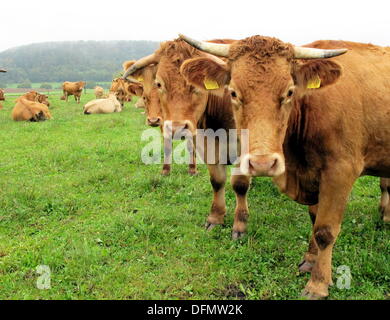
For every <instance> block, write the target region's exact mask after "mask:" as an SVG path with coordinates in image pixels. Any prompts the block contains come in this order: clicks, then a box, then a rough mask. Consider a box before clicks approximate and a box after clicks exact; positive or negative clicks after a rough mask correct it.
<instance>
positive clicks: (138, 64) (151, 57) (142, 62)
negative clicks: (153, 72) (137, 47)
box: [122, 53, 157, 79]
mask: <svg viewBox="0 0 390 320" xmlns="http://www.w3.org/2000/svg"><path fill="white" fill-rule="evenodd" d="M152 63H157V59H156V55H155V54H154V53H152V54H151V55H149V56H146V57H143V58H141V59H139V60H138V61H137V62H136V63H134V64H133V65H132V66H131V67H130V68H129V69H127V70H126V72H125V74H124V75H123V77H122V79H126V78H127V77H128V76H130V75H131V74H133V73H134V72H136V71H137V70H139V69H142V68H144V67H146V66H147V65H149V64H152Z"/></svg>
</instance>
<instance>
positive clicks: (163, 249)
mask: <svg viewBox="0 0 390 320" xmlns="http://www.w3.org/2000/svg"><path fill="white" fill-rule="evenodd" d="M14 99H15V97H8V99H7V101H6V102H5V103H3V105H4V108H3V110H1V111H0V125H1V133H2V134H1V142H0V144H1V145H0V147H1V153H0V174H1V179H0V299H232V298H233V299H236V298H245V299H299V297H300V293H301V290H302V289H303V287H304V285H305V283H306V281H307V280H308V276H307V275H306V276H298V275H297V264H298V263H299V261H300V260H301V258H302V256H303V253H304V252H305V250H306V249H307V245H308V239H309V236H310V229H311V226H310V222H309V217H308V214H307V210H306V208H305V207H303V206H300V205H298V204H296V203H294V202H293V201H291V200H289V199H288V198H287V197H286V196H284V195H281V194H279V192H278V191H277V189H276V188H275V187H274V186H273V185H272V183H271V181H270V180H268V179H256V180H255V181H254V183H253V186H252V188H251V191H250V194H249V202H250V211H251V217H250V223H249V232H248V236H247V237H246V238H244V239H243V240H241V241H239V242H233V241H232V240H231V238H230V237H231V227H232V223H233V210H234V204H235V201H234V193H233V192H232V190H231V187H230V184H228V186H227V205H228V215H227V217H226V225H225V226H223V227H218V228H216V229H214V230H213V231H212V232H210V233H207V232H206V231H205V230H204V229H203V225H204V222H205V218H206V216H207V214H208V212H209V207H210V200H211V197H212V193H211V186H210V184H209V182H208V181H209V177H208V174H207V170H206V168H205V166H200V168H199V169H200V174H199V175H198V176H196V177H190V176H188V175H187V167H186V166H185V165H174V166H173V172H172V174H171V176H170V177H162V176H160V174H159V173H160V169H161V168H160V166H159V165H152V166H146V165H143V164H142V163H141V159H140V151H141V148H142V146H143V144H145V143H146V142H141V141H140V136H141V133H142V131H143V130H144V129H146V127H145V126H144V116H143V115H141V114H140V111H139V110H136V109H134V108H133V107H132V106H131V105H128V106H127V107H126V109H125V111H124V112H122V113H117V114H110V115H91V116H84V115H83V114H82V112H81V110H82V105H83V103H85V102H87V101H88V100H90V99H92V94H89V95H83V96H82V104H80V105H77V104H75V103H74V100H72V99H70V102H69V103H68V104H67V103H65V102H64V101H60V100H59V95H58V96H51V97H50V100H51V101H50V102H51V104H52V106H53V107H52V114H53V120H51V121H47V122H44V123H17V122H13V121H12V120H11V118H10V113H11V110H12V107H13V103H14ZM379 196H380V193H379V185H378V179H377V178H371V177H365V178H362V179H361V180H359V181H358V183H357V184H356V186H355V188H354V191H353V194H352V196H351V201H350V203H349V205H348V208H347V211H346V214H345V220H344V223H343V232H342V234H341V236H340V238H339V240H338V242H337V245H336V247H335V252H334V261H333V263H334V266H335V267H337V266H340V265H347V266H349V267H350V268H351V271H352V276H353V279H352V284H351V289H350V290H339V289H337V288H336V287H332V288H331V290H330V298H331V299H389V292H390V285H389V283H390V256H389V252H390V231H389V230H390V228H389V226H386V225H384V224H383V223H382V222H381V220H380V218H379V214H378V212H377V207H378V202H379ZM38 265H48V266H49V267H50V268H51V271H52V276H51V286H52V288H51V289H50V290H39V289H37V288H36V280H37V277H38V275H37V273H36V271H35V270H36V267H37V266H38ZM336 276H337V275H336V273H335V272H334V278H335V280H336Z"/></svg>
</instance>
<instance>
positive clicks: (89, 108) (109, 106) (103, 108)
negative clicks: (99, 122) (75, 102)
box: [84, 93, 122, 114]
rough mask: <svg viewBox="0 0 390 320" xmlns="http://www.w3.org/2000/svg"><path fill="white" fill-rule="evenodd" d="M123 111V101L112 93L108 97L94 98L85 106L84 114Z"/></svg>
mask: <svg viewBox="0 0 390 320" xmlns="http://www.w3.org/2000/svg"><path fill="white" fill-rule="evenodd" d="M121 111H122V106H121V103H120V102H119V101H118V99H117V98H116V96H115V94H113V93H110V94H109V96H108V98H107V99H96V100H92V101H90V102H88V103H87V104H86V105H85V106H84V114H97V113H114V112H121Z"/></svg>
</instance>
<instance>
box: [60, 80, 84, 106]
mask: <svg viewBox="0 0 390 320" xmlns="http://www.w3.org/2000/svg"><path fill="white" fill-rule="evenodd" d="M85 85H86V82H85V81H78V82H69V81H65V82H64V83H63V84H62V91H63V93H64V97H65V100H66V102H68V97H69V96H74V99H75V101H76V102H77V103H80V99H81V94H82V93H83V90H84V87H85Z"/></svg>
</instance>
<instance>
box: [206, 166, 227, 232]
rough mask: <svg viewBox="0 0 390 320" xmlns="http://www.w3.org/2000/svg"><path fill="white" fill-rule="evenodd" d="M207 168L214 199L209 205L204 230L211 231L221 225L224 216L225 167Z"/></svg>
mask: <svg viewBox="0 0 390 320" xmlns="http://www.w3.org/2000/svg"><path fill="white" fill-rule="evenodd" d="M207 168H208V170H209V173H210V182H211V185H212V186H213V191H214V198H213V203H212V205H211V212H210V214H209V216H208V218H207V222H206V229H207V230H212V229H213V228H214V227H215V226H217V225H221V224H223V221H224V218H225V214H226V203H225V183H226V165H222V164H214V165H211V164H210V165H208V166H207Z"/></svg>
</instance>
